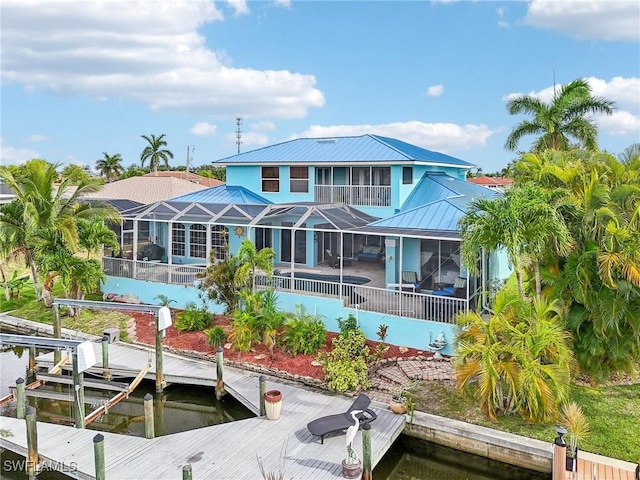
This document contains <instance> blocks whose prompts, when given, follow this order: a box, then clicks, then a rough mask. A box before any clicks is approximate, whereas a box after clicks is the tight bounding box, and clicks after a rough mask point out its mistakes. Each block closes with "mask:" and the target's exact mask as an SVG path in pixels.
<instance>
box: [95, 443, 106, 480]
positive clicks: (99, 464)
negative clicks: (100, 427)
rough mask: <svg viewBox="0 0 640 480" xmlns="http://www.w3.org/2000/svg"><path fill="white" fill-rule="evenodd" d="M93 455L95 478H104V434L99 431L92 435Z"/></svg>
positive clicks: (98, 479) (101, 479)
mask: <svg viewBox="0 0 640 480" xmlns="http://www.w3.org/2000/svg"><path fill="white" fill-rule="evenodd" d="M93 457H94V460H95V464H96V480H105V478H106V475H105V468H104V435H102V434H101V433H99V434H97V435H96V436H95V437H93Z"/></svg>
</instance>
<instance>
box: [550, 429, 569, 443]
mask: <svg viewBox="0 0 640 480" xmlns="http://www.w3.org/2000/svg"><path fill="white" fill-rule="evenodd" d="M556 433H557V434H558V436H557V437H556V438H555V440H554V441H553V443H554V444H556V445H558V446H560V447H566V446H567V442H565V441H564V438H562V437H563V436H564V435H566V434H567V429H566V428H564V427H556Z"/></svg>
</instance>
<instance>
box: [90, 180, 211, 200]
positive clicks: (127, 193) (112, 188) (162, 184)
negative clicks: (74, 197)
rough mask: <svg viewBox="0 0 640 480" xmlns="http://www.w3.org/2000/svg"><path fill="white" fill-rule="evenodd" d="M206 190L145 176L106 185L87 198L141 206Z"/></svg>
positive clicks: (180, 182)
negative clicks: (123, 201) (132, 202)
mask: <svg viewBox="0 0 640 480" xmlns="http://www.w3.org/2000/svg"><path fill="white" fill-rule="evenodd" d="M205 188H207V187H206V186H204V185H199V184H197V183H194V182H191V181H189V180H183V179H181V178H175V177H170V176H169V177H162V176H158V177H156V176H147V175H144V176H141V177H130V178H125V179H123V180H117V181H115V182H111V183H106V184H105V185H104V186H103V187H102V188H101V189H100V191H98V192H96V193H93V194H91V195H87V196H86V197H85V198H96V199H101V200H107V199H111V200H132V201H134V202H138V203H140V204H149V203H154V202H159V201H161V200H166V199H169V198H172V197H177V196H179V195H184V194H185V193H191V192H197V191H198V190H204V189H205Z"/></svg>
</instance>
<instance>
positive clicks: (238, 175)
mask: <svg viewBox="0 0 640 480" xmlns="http://www.w3.org/2000/svg"><path fill="white" fill-rule="evenodd" d="M214 163H217V164H220V165H224V166H226V168H227V184H225V185H221V186H218V187H213V188H210V189H206V190H201V191H197V192H192V193H188V194H185V195H181V196H177V197H174V198H171V199H168V200H163V201H158V202H155V203H152V204H149V205H142V206H140V207H136V208H134V209H132V210H128V211H125V212H123V218H124V219H125V221H126V222H127V223H128V224H129V225H130V227H131V228H130V230H129V231H125V232H123V233H124V234H123V236H122V238H123V240H122V241H123V249H122V250H123V252H126V254H125V255H124V258H109V257H105V258H104V259H103V267H104V270H105V272H106V273H107V276H108V280H107V284H106V286H105V291H106V292H116V293H126V292H129V293H131V292H135V293H136V294H138V295H139V296H140V298H141V300H143V301H145V302H150V303H153V302H155V300H154V296H155V295H157V294H158V293H163V294H165V295H167V296H168V297H169V298H173V299H174V300H176V301H177V302H178V304H179V306H184V304H185V303H186V302H187V301H189V300H197V299H198V296H197V289H195V288H193V287H194V283H195V282H197V277H196V275H197V273H198V272H200V271H202V270H203V269H204V268H205V267H206V265H207V264H208V263H209V261H210V259H211V258H212V257H213V258H214V259H222V258H224V257H225V255H227V254H228V252H232V253H233V252H236V251H237V248H238V247H239V245H240V243H241V242H242V240H243V239H245V238H250V239H251V240H252V241H253V242H254V243H255V244H256V247H257V248H259V249H260V248H263V247H272V248H273V249H274V250H275V252H276V259H275V267H276V270H275V274H274V276H273V278H272V279H267V278H266V277H265V276H258V277H257V279H256V285H255V288H258V289H261V288H267V287H273V288H275V289H276V290H277V291H278V298H279V302H280V307H281V308H284V309H287V310H293V309H294V308H295V305H297V304H304V305H305V306H306V308H307V311H310V312H316V313H318V314H321V315H323V316H324V317H325V322H326V324H327V328H328V329H329V330H332V331H336V330H337V322H336V318H338V317H343V318H344V317H346V316H348V315H349V314H350V313H353V314H354V315H356V316H357V317H358V321H359V324H360V326H361V327H362V328H363V330H364V331H365V334H366V335H367V336H368V337H369V338H372V339H375V338H376V332H377V330H378V326H379V325H380V324H383V323H384V324H387V325H389V337H388V341H390V342H391V343H395V344H399V345H407V346H412V347H416V348H422V349H425V350H426V349H428V346H427V343H429V342H428V338H429V337H433V338H435V337H436V336H437V334H438V333H439V332H440V331H443V332H444V333H445V336H446V338H447V339H448V341H449V343H450V342H451V340H452V339H453V323H454V317H455V314H456V313H457V312H460V311H468V310H469V309H475V308H480V307H481V306H482V301H483V296H482V294H483V292H484V291H486V290H487V285H488V284H489V282H490V281H492V280H494V279H503V278H506V276H508V274H509V271H508V269H507V268H506V263H505V262H504V260H503V259H502V258H500V257H499V256H496V255H493V254H492V255H486V254H483V255H480V252H479V256H478V266H479V268H480V270H481V272H482V273H481V275H479V276H478V277H477V278H476V277H474V276H472V275H470V274H469V272H467V271H466V269H464V268H463V267H462V266H461V263H460V237H459V233H458V230H457V221H458V219H459V218H460V217H461V216H462V215H463V214H464V211H465V208H466V207H467V206H468V204H469V202H470V201H471V200H473V199H474V198H479V197H488V198H490V197H493V196H496V195H497V193H495V192H491V191H490V190H487V189H485V188H482V187H479V186H476V185H473V184H471V183H469V182H467V181H466V180H465V178H466V172H467V171H468V170H469V169H470V168H473V165H472V164H470V163H467V162H464V161H462V160H460V159H457V158H454V157H450V156H448V155H443V154H440V153H436V152H431V151H429V150H425V149H422V148H419V147H416V146H414V145H410V144H407V143H405V142H401V141H399V140H395V139H390V138H385V137H380V136H376V135H363V136H359V137H338V138H331V139H327V138H324V139H298V140H292V141H290V142H285V143H281V144H277V145H273V146H271V147H265V148H261V149H258V150H254V151H251V152H246V153H242V154H239V155H235V156H233V157H229V158H225V159H222V160H219V161H217V162H214ZM141 232H142V233H141ZM125 237H126V239H125ZM127 239H132V241H131V242H129V241H128V240H127ZM149 239H152V245H149V244H148V240H149ZM152 249H153V250H154V253H153V254H151V253H150V252H151V251H152ZM210 252H213V256H212V257H210ZM152 257H153V258H152ZM209 308H210V310H212V311H217V312H220V311H222V309H223V306H220V305H209ZM445 353H446V349H445Z"/></svg>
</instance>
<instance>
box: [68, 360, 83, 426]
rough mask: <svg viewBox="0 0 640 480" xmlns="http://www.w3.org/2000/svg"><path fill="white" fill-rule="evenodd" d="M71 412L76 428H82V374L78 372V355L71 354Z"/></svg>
mask: <svg viewBox="0 0 640 480" xmlns="http://www.w3.org/2000/svg"><path fill="white" fill-rule="evenodd" d="M71 358H72V360H73V392H71V393H72V394H73V405H74V408H73V411H74V415H75V422H76V428H84V373H82V372H80V371H78V370H79V367H78V353H77V352H73V354H72V355H71Z"/></svg>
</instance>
